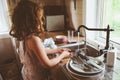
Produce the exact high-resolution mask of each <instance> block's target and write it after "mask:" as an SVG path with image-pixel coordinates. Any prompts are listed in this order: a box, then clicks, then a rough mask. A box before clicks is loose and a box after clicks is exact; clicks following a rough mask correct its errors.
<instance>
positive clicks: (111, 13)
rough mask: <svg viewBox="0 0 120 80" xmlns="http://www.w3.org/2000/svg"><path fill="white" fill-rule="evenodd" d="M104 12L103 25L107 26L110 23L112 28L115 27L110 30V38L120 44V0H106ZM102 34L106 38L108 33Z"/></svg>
mask: <svg viewBox="0 0 120 80" xmlns="http://www.w3.org/2000/svg"><path fill="white" fill-rule="evenodd" d="M102 13H103V14H102V19H101V23H102V26H104V28H107V25H108V24H109V25H110V28H111V29H114V31H112V32H110V40H111V41H113V42H115V43H117V44H120V0H107V1H104V8H103V10H102ZM100 36H101V37H104V38H105V36H106V34H105V33H104V32H102V33H101V34H100Z"/></svg>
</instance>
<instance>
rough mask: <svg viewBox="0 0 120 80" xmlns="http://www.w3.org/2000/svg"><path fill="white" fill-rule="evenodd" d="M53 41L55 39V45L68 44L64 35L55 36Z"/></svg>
mask: <svg viewBox="0 0 120 80" xmlns="http://www.w3.org/2000/svg"><path fill="white" fill-rule="evenodd" d="M55 39H56V40H55V42H56V43H57V44H62V43H66V42H68V40H67V37H66V36H64V35H57V36H56V37H55Z"/></svg>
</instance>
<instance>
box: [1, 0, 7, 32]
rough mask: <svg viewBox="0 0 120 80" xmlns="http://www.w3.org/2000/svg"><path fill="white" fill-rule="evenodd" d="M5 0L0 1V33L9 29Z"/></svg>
mask: <svg viewBox="0 0 120 80" xmlns="http://www.w3.org/2000/svg"><path fill="white" fill-rule="evenodd" d="M8 14H9V13H8V9H7V3H6V0H1V1H0V34H2V33H5V32H8V30H9V21H8V19H9V16H8Z"/></svg>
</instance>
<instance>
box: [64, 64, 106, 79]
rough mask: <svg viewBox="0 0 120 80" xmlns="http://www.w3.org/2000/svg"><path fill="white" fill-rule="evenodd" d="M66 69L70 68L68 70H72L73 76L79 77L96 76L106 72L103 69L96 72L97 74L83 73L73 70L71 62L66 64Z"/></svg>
mask: <svg viewBox="0 0 120 80" xmlns="http://www.w3.org/2000/svg"><path fill="white" fill-rule="evenodd" d="M66 69H67V70H68V72H70V74H72V75H73V76H78V77H96V76H99V75H101V74H102V73H103V72H104V71H101V72H99V73H96V74H81V73H79V72H76V71H74V70H72V69H71V68H70V65H69V63H67V64H66Z"/></svg>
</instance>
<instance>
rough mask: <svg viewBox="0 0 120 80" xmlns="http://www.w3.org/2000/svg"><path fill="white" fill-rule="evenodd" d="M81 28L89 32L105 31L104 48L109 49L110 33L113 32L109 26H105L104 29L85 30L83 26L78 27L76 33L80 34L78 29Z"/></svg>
mask: <svg viewBox="0 0 120 80" xmlns="http://www.w3.org/2000/svg"><path fill="white" fill-rule="evenodd" d="M82 27H83V28H85V29H87V30H90V31H105V32H106V46H105V49H108V48H109V38H110V31H114V30H113V29H110V27H109V25H108V26H107V28H104V29H100V28H87V27H86V26H85V25H80V26H79V27H78V32H80V28H82Z"/></svg>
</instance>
